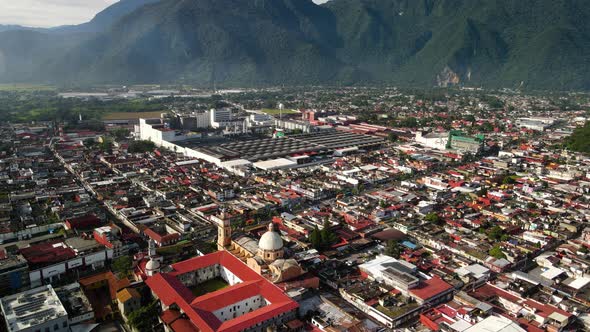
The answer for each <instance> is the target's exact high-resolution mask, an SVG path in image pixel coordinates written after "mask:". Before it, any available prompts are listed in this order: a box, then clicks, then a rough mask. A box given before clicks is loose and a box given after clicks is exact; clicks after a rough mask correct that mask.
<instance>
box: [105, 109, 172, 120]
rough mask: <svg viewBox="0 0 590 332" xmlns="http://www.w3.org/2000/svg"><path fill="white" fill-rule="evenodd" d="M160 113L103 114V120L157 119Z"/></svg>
mask: <svg viewBox="0 0 590 332" xmlns="http://www.w3.org/2000/svg"><path fill="white" fill-rule="evenodd" d="M165 112H166V111H161V112H112V113H107V114H105V115H104V116H103V117H102V119H103V120H127V119H139V118H159V117H160V114H162V113H165Z"/></svg>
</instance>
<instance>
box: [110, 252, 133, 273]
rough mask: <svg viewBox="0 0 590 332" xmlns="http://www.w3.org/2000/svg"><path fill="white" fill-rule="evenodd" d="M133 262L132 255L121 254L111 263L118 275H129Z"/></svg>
mask: <svg viewBox="0 0 590 332" xmlns="http://www.w3.org/2000/svg"><path fill="white" fill-rule="evenodd" d="M132 264H133V262H132V260H131V257H129V256H121V257H118V258H116V259H114V260H113V263H112V264H111V269H112V270H113V272H115V273H116V274H117V275H120V276H127V275H128V274H129V272H130V271H131V266H132Z"/></svg>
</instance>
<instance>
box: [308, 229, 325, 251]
mask: <svg viewBox="0 0 590 332" xmlns="http://www.w3.org/2000/svg"><path fill="white" fill-rule="evenodd" d="M309 242H311V246H312V247H314V248H315V249H317V250H320V249H321V248H322V237H321V235H320V229H319V228H318V225H315V226H314V228H313V231H311V234H310V235H309Z"/></svg>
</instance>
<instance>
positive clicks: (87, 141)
mask: <svg viewBox="0 0 590 332" xmlns="http://www.w3.org/2000/svg"><path fill="white" fill-rule="evenodd" d="M83 143H84V146H86V147H88V148H91V147H93V146H95V145H96V141H95V140H94V139H93V138H87V139H85V140H84V142H83Z"/></svg>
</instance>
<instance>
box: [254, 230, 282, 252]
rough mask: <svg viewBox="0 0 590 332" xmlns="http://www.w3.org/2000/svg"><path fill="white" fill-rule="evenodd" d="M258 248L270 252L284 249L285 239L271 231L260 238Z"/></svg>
mask: <svg viewBox="0 0 590 332" xmlns="http://www.w3.org/2000/svg"><path fill="white" fill-rule="evenodd" d="M258 248H260V249H262V250H269V251H275V250H280V249H283V239H281V236H280V235H279V233H277V232H275V231H270V230H269V231H268V232H266V233H264V234H262V237H260V241H259V242H258Z"/></svg>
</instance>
